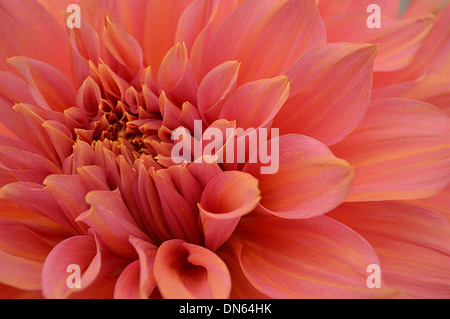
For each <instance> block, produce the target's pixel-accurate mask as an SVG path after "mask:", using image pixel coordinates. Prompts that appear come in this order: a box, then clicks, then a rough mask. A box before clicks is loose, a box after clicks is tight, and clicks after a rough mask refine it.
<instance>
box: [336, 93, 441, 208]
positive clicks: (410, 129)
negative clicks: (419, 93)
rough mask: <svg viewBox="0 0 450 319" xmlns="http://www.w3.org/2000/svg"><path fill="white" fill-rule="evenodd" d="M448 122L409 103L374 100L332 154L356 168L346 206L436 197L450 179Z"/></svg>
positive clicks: (419, 104)
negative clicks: (355, 126) (359, 123)
mask: <svg viewBox="0 0 450 319" xmlns="http://www.w3.org/2000/svg"><path fill="white" fill-rule="evenodd" d="M449 133H450V120H449V118H448V117H447V116H445V115H444V114H443V113H442V112H440V111H439V110H438V109H437V108H436V107H434V106H432V105H430V104H427V103H423V102H419V101H413V100H407V99H386V100H377V101H373V102H372V104H371V106H370V109H369V111H368V113H367V115H366V117H365V118H364V120H363V121H362V122H361V125H360V126H359V127H358V128H357V129H356V130H355V131H354V132H353V133H352V134H350V135H349V136H348V137H346V138H345V139H344V140H343V141H341V142H340V143H338V144H336V145H335V146H333V147H332V150H333V152H334V153H335V154H336V155H337V156H339V157H341V158H345V159H346V160H347V161H348V162H349V163H350V165H352V166H353V167H355V181H354V186H353V188H352V191H351V193H350V195H349V197H348V198H347V199H346V200H347V201H379V200H398V199H416V198H424V197H429V196H433V195H434V194H436V193H437V192H438V191H439V190H441V189H442V188H444V187H445V186H446V185H447V183H448V182H449V178H448V176H450V165H449V163H450V134H449Z"/></svg>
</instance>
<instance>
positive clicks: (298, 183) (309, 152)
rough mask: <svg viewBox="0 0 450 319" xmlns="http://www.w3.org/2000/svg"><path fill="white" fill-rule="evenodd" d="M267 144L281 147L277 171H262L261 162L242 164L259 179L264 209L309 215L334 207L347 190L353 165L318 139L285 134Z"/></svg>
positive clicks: (288, 215)
mask: <svg viewBox="0 0 450 319" xmlns="http://www.w3.org/2000/svg"><path fill="white" fill-rule="evenodd" d="M268 145H269V149H273V148H274V147H279V150H280V153H279V170H278V171H277V172H276V173H274V174H262V173H261V168H262V167H263V166H264V165H262V164H261V163H256V164H252V163H248V164H246V166H245V168H244V172H248V173H250V174H252V175H253V176H255V177H256V178H257V179H258V180H259V188H260V189H261V194H262V200H261V203H260V205H261V207H262V209H263V210H264V211H267V212H269V213H271V214H274V215H277V216H279V217H282V218H294V219H297V218H310V217H313V216H317V215H321V214H324V213H326V212H328V211H330V210H331V209H333V208H335V207H336V206H337V205H339V204H340V203H341V202H342V201H343V200H344V198H345V197H346V195H347V194H348V192H349V191H350V188H351V185H352V181H353V170H352V168H351V167H350V166H349V165H348V163H347V162H346V161H344V160H341V159H338V158H336V157H335V156H334V155H333V154H332V153H331V151H330V150H329V149H328V148H327V147H326V146H325V145H323V144H322V143H320V142H319V141H317V140H315V139H313V138H311V137H307V136H303V135H285V136H281V137H280V139H279V143H277V141H276V140H271V141H269V143H268Z"/></svg>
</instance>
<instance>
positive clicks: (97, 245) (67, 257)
mask: <svg viewBox="0 0 450 319" xmlns="http://www.w3.org/2000/svg"><path fill="white" fill-rule="evenodd" d="M123 264H124V261H123V260H122V259H120V258H119V257H117V256H115V255H113V254H112V253H111V252H110V251H109V250H108V249H107V248H106V246H105V245H104V244H103V243H102V242H101V241H100V240H99V239H98V238H97V237H96V236H95V237H94V236H75V237H71V238H69V239H67V240H65V241H63V242H61V243H60V244H58V245H57V246H56V247H55V248H54V249H53V250H52V252H51V253H50V254H49V255H48V257H47V259H46V260H45V264H44V268H43V270H42V289H43V294H44V296H45V297H46V298H52V299H61V298H68V297H69V296H70V295H71V294H74V293H79V292H81V291H82V290H84V289H87V288H88V287H89V286H90V285H91V284H93V283H94V282H95V281H97V280H99V279H100V278H102V277H103V276H106V275H108V274H110V273H111V272H112V271H114V270H116V269H117V268H119V267H120V266H123ZM70 265H77V266H79V267H80V271H81V274H80V275H81V276H80V282H81V287H80V288H68V286H67V279H68V277H69V275H70V273H69V272H68V270H67V269H68V266H70Z"/></svg>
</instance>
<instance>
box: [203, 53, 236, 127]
mask: <svg viewBox="0 0 450 319" xmlns="http://www.w3.org/2000/svg"><path fill="white" fill-rule="evenodd" d="M239 68H240V63H238V62H236V61H228V62H224V63H222V64H221V65H219V66H217V67H215V68H214V69H212V70H211V71H210V72H209V73H208V74H207V75H206V76H205V77H204V78H203V80H202V82H201V83H200V86H199V88H198V98H197V100H198V110H199V112H200V115H201V117H202V119H203V120H204V121H205V122H207V123H208V124H211V123H212V122H214V121H215V120H216V119H219V118H220V116H219V115H220V111H221V110H222V106H223V101H224V99H225V98H226V97H227V96H228V95H229V94H230V93H231V92H233V91H234V90H235V89H236V83H237V78H238V72H239Z"/></svg>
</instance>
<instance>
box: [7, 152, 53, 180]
mask: <svg viewBox="0 0 450 319" xmlns="http://www.w3.org/2000/svg"><path fill="white" fill-rule="evenodd" d="M0 155H1V156H0V171H1V172H4V173H6V174H8V175H10V176H13V177H15V178H16V179H17V180H18V181H23V182H36V183H41V182H42V181H43V180H44V179H45V178H46V177H47V176H48V175H51V174H58V173H61V170H60V169H59V168H58V167H57V166H56V165H55V164H53V163H52V162H50V161H49V160H48V159H46V158H44V157H42V156H40V155H37V154H34V153H30V152H27V151H21V150H18V149H15V148H12V147H8V146H2V145H0Z"/></svg>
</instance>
